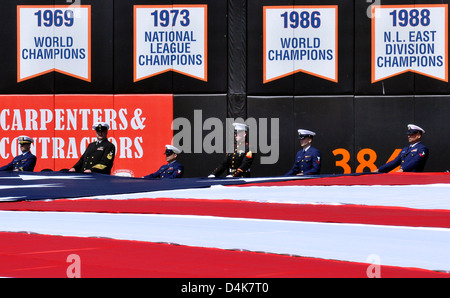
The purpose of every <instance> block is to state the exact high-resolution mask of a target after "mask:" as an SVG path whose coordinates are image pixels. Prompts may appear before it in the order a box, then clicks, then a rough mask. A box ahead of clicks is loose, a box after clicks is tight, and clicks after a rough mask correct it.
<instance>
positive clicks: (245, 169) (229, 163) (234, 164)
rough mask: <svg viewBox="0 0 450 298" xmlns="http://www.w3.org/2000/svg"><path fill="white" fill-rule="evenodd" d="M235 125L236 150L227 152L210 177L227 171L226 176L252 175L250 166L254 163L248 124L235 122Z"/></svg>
mask: <svg viewBox="0 0 450 298" xmlns="http://www.w3.org/2000/svg"><path fill="white" fill-rule="evenodd" d="M233 127H234V138H235V144H234V152H233V153H227V154H226V155H225V158H224V159H223V160H222V162H221V163H220V164H219V165H218V166H217V167H216V168H215V169H214V171H212V173H211V174H210V175H209V176H208V178H214V177H216V176H220V175H221V174H222V173H224V172H226V174H227V175H226V177H250V167H251V166H252V163H253V159H254V156H253V153H252V152H251V151H250V149H249V145H248V142H247V141H246V137H247V131H248V125H247V124H245V123H239V122H235V123H233Z"/></svg>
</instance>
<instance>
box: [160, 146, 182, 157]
mask: <svg viewBox="0 0 450 298" xmlns="http://www.w3.org/2000/svg"><path fill="white" fill-rule="evenodd" d="M172 153H176V154H180V153H181V150H180V149H178V148H177V147H175V146H172V145H166V151H165V152H164V154H166V155H171V154H172Z"/></svg>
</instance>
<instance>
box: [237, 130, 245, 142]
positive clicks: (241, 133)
mask: <svg viewBox="0 0 450 298" xmlns="http://www.w3.org/2000/svg"><path fill="white" fill-rule="evenodd" d="M246 135H247V134H246V133H245V131H243V130H238V131H237V132H236V135H235V139H236V142H243V141H245V136H246Z"/></svg>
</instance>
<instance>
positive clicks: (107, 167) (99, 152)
mask: <svg viewBox="0 0 450 298" xmlns="http://www.w3.org/2000/svg"><path fill="white" fill-rule="evenodd" d="M93 129H95V130H97V129H99V130H105V129H106V130H107V129H109V125H108V124H106V123H97V124H94V126H93ZM115 151H116V146H114V144H113V143H111V142H110V141H108V139H104V140H102V141H95V142H92V143H90V144H89V146H88V147H87V148H86V151H84V153H83V155H82V156H81V157H80V159H79V160H78V162H77V163H76V164H75V165H74V166H73V168H74V169H75V171H76V172H81V173H82V172H84V171H85V170H91V171H92V172H96V173H101V174H108V175H110V174H111V169H112V167H113V163H114V157H115Z"/></svg>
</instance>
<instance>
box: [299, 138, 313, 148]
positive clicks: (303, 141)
mask: <svg viewBox="0 0 450 298" xmlns="http://www.w3.org/2000/svg"><path fill="white" fill-rule="evenodd" d="M311 141H312V140H311V138H309V137H305V138H303V139H300V146H302V148H304V147H308V145H309V144H311Z"/></svg>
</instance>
